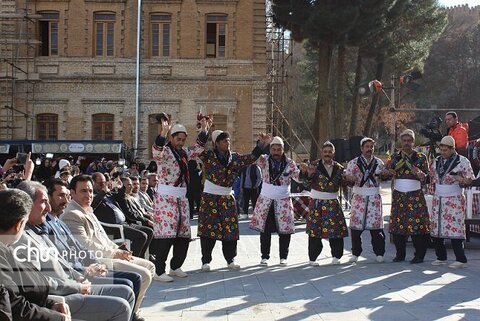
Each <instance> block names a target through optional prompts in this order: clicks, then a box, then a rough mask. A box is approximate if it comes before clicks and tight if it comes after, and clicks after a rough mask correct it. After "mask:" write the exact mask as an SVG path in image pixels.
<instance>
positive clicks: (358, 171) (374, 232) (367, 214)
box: [346, 137, 385, 263]
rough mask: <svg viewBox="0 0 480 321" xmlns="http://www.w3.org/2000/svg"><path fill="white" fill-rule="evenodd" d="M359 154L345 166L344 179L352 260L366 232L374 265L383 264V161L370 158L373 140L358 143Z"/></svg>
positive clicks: (367, 139)
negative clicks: (348, 195)
mask: <svg viewBox="0 0 480 321" xmlns="http://www.w3.org/2000/svg"><path fill="white" fill-rule="evenodd" d="M360 148H361V150H362V155H361V156H359V157H357V158H355V159H352V160H351V161H350V162H349V163H348V164H347V170H346V179H347V181H348V183H349V185H353V196H352V201H351V205H352V209H351V211H350V231H351V236H352V257H351V258H350V262H352V263H354V262H357V260H358V257H359V256H360V254H361V253H362V239H361V235H362V232H363V231H365V230H368V231H370V236H371V239H372V247H373V252H374V253H375V255H376V260H377V262H379V263H381V262H383V255H384V254H385V233H384V232H383V215H382V197H381V196H380V182H381V173H382V171H383V169H384V166H385V165H384V164H383V161H382V160H381V159H380V158H378V157H375V156H374V155H373V153H374V150H375V141H374V140H373V139H372V138H370V137H365V138H363V139H362V140H361V141H360Z"/></svg>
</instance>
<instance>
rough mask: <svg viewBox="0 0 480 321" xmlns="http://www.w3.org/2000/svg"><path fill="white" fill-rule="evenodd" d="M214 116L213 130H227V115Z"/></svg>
mask: <svg viewBox="0 0 480 321" xmlns="http://www.w3.org/2000/svg"><path fill="white" fill-rule="evenodd" d="M212 117H213V125H212V129H211V131H214V130H217V129H219V130H223V131H227V127H228V117H227V115H223V114H213V115H212Z"/></svg>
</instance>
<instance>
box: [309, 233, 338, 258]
mask: <svg viewBox="0 0 480 321" xmlns="http://www.w3.org/2000/svg"><path fill="white" fill-rule="evenodd" d="M328 242H329V243H330V248H331V253H332V257H335V258H337V259H340V258H342V256H343V237H341V238H338V239H328ZM322 249H323V244H322V239H321V238H320V237H311V236H309V237H308V257H309V259H310V261H316V260H317V258H318V256H319V255H320V253H322Z"/></svg>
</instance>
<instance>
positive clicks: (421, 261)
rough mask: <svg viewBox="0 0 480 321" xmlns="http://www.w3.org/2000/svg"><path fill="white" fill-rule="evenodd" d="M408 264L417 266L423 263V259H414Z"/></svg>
mask: <svg viewBox="0 0 480 321" xmlns="http://www.w3.org/2000/svg"><path fill="white" fill-rule="evenodd" d="M410 263H412V264H418V263H423V259H421V258H419V257H414V258H413V259H412V260H411V261H410Z"/></svg>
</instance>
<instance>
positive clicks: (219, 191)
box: [203, 179, 233, 196]
mask: <svg viewBox="0 0 480 321" xmlns="http://www.w3.org/2000/svg"><path fill="white" fill-rule="evenodd" d="M203 192H204V193H208V194H212V195H222V196H228V195H232V194H233V190H232V188H231V187H225V186H219V185H215V184H213V183H212V182H210V181H209V180H208V179H206V180H205V186H204V187H203Z"/></svg>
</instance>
